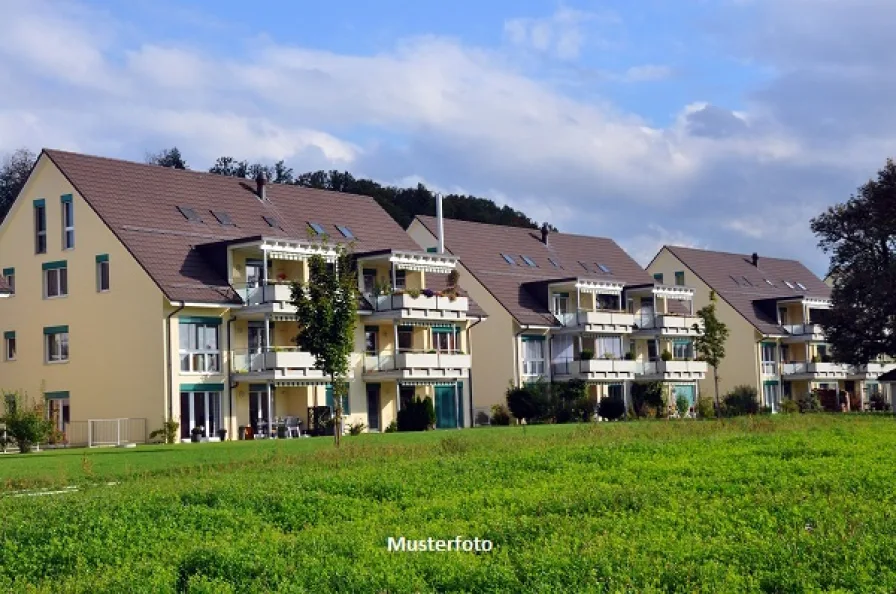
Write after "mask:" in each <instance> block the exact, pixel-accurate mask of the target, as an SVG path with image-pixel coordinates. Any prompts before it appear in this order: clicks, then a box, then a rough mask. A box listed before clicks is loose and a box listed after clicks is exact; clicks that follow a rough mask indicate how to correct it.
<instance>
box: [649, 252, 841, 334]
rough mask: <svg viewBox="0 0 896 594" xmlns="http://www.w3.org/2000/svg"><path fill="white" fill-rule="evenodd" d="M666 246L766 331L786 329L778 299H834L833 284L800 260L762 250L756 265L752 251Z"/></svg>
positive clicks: (748, 318) (775, 332) (782, 330)
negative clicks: (778, 314)
mask: <svg viewBox="0 0 896 594" xmlns="http://www.w3.org/2000/svg"><path fill="white" fill-rule="evenodd" d="M665 247H666V249H667V250H669V251H670V252H671V253H672V254H673V255H674V256H675V257H676V258H678V259H679V260H681V262H682V263H683V264H684V265H685V266H687V267H688V268H689V269H690V270H691V272H693V273H694V274H696V275H697V276H698V277H699V278H700V279H701V280H702V281H703V282H704V283H706V284H707V285H709V287H710V288H711V289H713V290H714V291H715V292H716V294H718V296H719V298H721V299H724V300H725V301H727V302H728V303H729V304H731V306H732V307H733V308H734V309H736V310H737V311H738V313H740V314H741V315H742V316H743V317H744V318H745V319H746V320H747V321H748V322H750V323H751V324H752V325H753V326H755V327H756V329H757V330H759V331H760V332H761V333H763V334H783V333H784V329H783V328H781V327H780V326H778V323H777V317H776V312H775V306H774V302H775V301H778V300H780V299H797V298H800V297H814V298H820V299H830V296H831V288H830V287H828V286H827V285H826V284H824V282H823V281H822V280H821V279H820V278H818V277H817V276H815V275H814V274H813V273H812V272H811V271H810V270H809V269H808V268H806V267H805V266H803V264H802V263H800V262H798V261H797V260H785V259H782V258H768V257H765V256H763V255H762V254H760V255H759V261H758V263H759V266H758V267H756V266H753V263H752V256H751V255H748V254H731V253H727V252H713V251H709V250H698V249H693V248H684V247H677V246H665ZM732 277H734V278H732ZM734 279H737V281H735V280H734ZM744 279H746V280H744ZM767 280H768V281H771V283H772V284H769V283H768V282H767ZM785 281H787V282H789V283H790V284H791V285H792V287H793V288H791V287H789V286H788V285H787V284H786V283H785ZM797 283H800V284H802V285H803V287H805V289H802V288H800V286H799V285H798V284H797Z"/></svg>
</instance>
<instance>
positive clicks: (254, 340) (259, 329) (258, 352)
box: [249, 322, 268, 371]
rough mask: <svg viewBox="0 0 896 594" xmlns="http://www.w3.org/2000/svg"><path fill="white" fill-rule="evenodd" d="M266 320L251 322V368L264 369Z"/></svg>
mask: <svg viewBox="0 0 896 594" xmlns="http://www.w3.org/2000/svg"><path fill="white" fill-rule="evenodd" d="M267 346H268V345H266V344H265V342H264V322H249V370H250V371H261V370H263V369H264V351H265V350H266V349H265V347H267Z"/></svg>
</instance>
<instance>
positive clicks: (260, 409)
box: [249, 386, 270, 433]
mask: <svg viewBox="0 0 896 594" xmlns="http://www.w3.org/2000/svg"><path fill="white" fill-rule="evenodd" d="M269 418H270V408H269V407H268V390H267V386H253V387H251V388H250V389H249V425H251V426H252V431H253V432H255V433H258V432H259V431H260V430H261V431H267V427H268V419H269Z"/></svg>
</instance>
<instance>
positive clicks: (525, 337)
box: [522, 334, 544, 342]
mask: <svg viewBox="0 0 896 594" xmlns="http://www.w3.org/2000/svg"><path fill="white" fill-rule="evenodd" d="M522 338H523V342H529V341H537V342H544V336H532V335H531V334H523V336H522Z"/></svg>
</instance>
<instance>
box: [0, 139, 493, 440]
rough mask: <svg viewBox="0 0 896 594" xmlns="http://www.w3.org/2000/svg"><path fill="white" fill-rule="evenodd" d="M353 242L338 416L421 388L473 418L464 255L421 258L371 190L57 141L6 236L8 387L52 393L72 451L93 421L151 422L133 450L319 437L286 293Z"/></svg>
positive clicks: (385, 411) (311, 375) (328, 404)
mask: <svg viewBox="0 0 896 594" xmlns="http://www.w3.org/2000/svg"><path fill="white" fill-rule="evenodd" d="M345 243H350V244H351V245H352V250H353V253H354V257H355V260H356V263H357V267H358V270H359V274H358V282H359V301H360V305H359V310H360V313H359V319H358V321H357V327H356V352H355V353H354V354H353V356H352V364H351V381H350V394H349V396H348V398H347V399H346V401H345V402H344V403H343V407H344V411H345V414H346V416H347V419H346V423H347V424H351V423H356V422H362V423H364V424H365V425H367V426H368V427H369V429H370V430H383V429H384V428H386V427H387V426H388V425H389V424H390V423H391V422H392V421H393V420H395V419H396V415H397V412H398V410H399V409H400V407H401V405H402V402H407V400H408V399H410V398H413V397H414V396H423V395H426V396H430V397H432V398H434V401H435V407H436V412H437V417H438V427H463V426H468V425H470V423H471V421H470V419H471V407H470V404H469V403H470V398H471V392H470V381H469V376H470V368H471V355H470V352H471V351H470V348H471V343H470V333H469V327H470V325H471V324H474V323H477V322H479V321H481V319H482V317H483V316H482V312H481V310H480V309H479V308H478V306H476V304H475V303H471V301H470V300H469V299H468V297H467V296H466V295H465V294H463V293H462V292H461V294H459V295H458V294H456V293H455V292H450V291H446V294H448V295H447V296H442V294H441V291H442V290H443V289H445V288H446V282H447V280H446V279H447V275H449V274H450V273H451V272H452V271H453V270H455V269H456V268H457V266H458V260H457V258H456V257H455V256H452V255H447V254H438V253H429V252H425V251H422V250H420V249H419V248H418V246H417V245H416V244H415V243H414V242H413V241H412V240H411V239H410V238H409V237H408V235H407V234H406V233H405V232H404V230H403V229H401V227H400V226H399V225H398V224H396V223H395V222H394V221H393V220H392V219H391V217H389V215H388V214H387V213H386V212H385V211H384V210H383V209H382V208H380V207H379V206H378V205H377V204H376V202H375V201H374V200H373V199H371V198H368V197H363V196H354V195H348V194H342V193H337V192H326V191H320V190H312V189H306V188H300V187H297V186H287V185H273V184H267V183H265V180H264V179H263V178H261V179H258V180H255V181H253V180H246V179H241V178H230V177H223V176H217V175H212V174H207V173H198V172H192V171H181V170H174V169H168V168H162V167H156V166H150V165H144V164H138V163H130V162H126V161H120V160H115V159H107V158H101V157H93V156H87V155H79V154H74V153H68V152H62V151H56V150H45V151H43V152H42V153H41V155H40V157H39V158H38V161H37V163H36V165H35V167H34V169H33V171H32V173H31V175H30V177H29V178H28V181H27V183H26V184H25V187H24V189H23V190H22V192H21V193H20V195H19V197H18V199H17V200H16V202H15V204H14V205H13V207H12V210H11V211H10V213H9V215H8V217H7V218H6V220H5V221H4V222H3V224H2V226H0V269H2V271H3V281H2V282H3V285H2V287H0V289H2V291H0V292H2V294H3V295H7V297H6V298H5V299H2V300H0V331H2V332H3V336H4V352H3V361H2V362H0V387H2V388H3V389H6V390H22V391H27V392H28V393H29V395H30V396H32V397H35V396H41V397H43V398H46V399H47V405H48V406H47V409H48V411H49V414H51V415H52V417H53V418H54V420H56V422H57V426H58V428H59V429H60V430H63V431H66V433H67V436H68V438H69V441H70V442H71V443H79V442H84V441H86V440H87V433H88V432H89V431H90V429H89V428H88V427H89V423H88V421H89V420H107V419H136V420H143V423H129V424H125V425H124V426H125V427H126V431H128V432H131V433H135V435H132V436H130V437H131V439H130V440H131V441H140V440H141V439H145V433H146V432H149V431H151V430H152V429H156V428H159V427H160V426H161V425H162V423H163V421H164V420H165V419H175V420H177V421H178V422H179V423H180V435H181V437H182V438H185V439H186V438H188V437H189V436H190V432H191V430H192V429H193V428H195V427H202V428H203V429H204V435H205V436H206V437H213V436H214V435H216V433H217V430H218V429H220V428H224V429H227V430H228V437H229V438H235V437H236V436H237V434H238V430H239V428H240V427H248V428H249V429H248V430H244V431H243V432H242V435H247V434H252V433H254V434H256V435H257V434H269V433H270V432H271V431H272V430H273V425H274V420H275V419H277V418H280V419H284V418H289V419H290V420H291V421H292V423H293V425H294V424H295V419H299V420H300V421H301V427H302V428H304V429H309V428H315V427H314V426H315V424H316V423H317V422H318V421H320V419H321V418H323V417H322V415H323V414H324V413H326V411H327V410H329V409H331V408H332V405H333V402H332V391H331V389H330V386H329V385H328V378H326V377H324V376H323V375H322V374H321V372H320V371H319V370H317V369H316V368H315V360H314V358H313V357H312V356H311V355H310V354H309V353H307V352H302V351H300V350H298V349H297V348H296V346H295V344H294V342H293V338H294V336H295V334H296V312H295V309H294V308H293V307H292V306H291V305H290V303H289V301H290V284H289V283H290V282H291V281H294V280H296V281H300V282H303V281H307V280H308V278H309V268H308V258H309V257H310V256H312V255H314V254H320V255H323V256H324V257H325V258H328V259H330V258H333V257H335V253H336V252H335V249H334V246H335V244H345ZM135 427H137V428H136V429H135ZM139 427H144V428H143V429H142V430H141V429H139ZM119 430H120V428H119ZM140 431H142V432H143V433H144V435H138V434H136V433H139V432H140Z"/></svg>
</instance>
